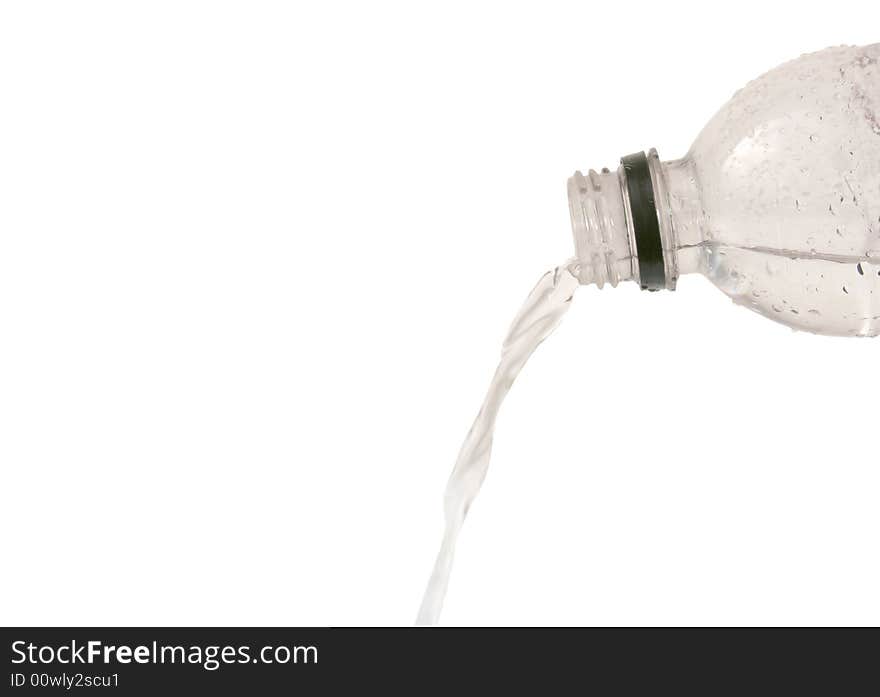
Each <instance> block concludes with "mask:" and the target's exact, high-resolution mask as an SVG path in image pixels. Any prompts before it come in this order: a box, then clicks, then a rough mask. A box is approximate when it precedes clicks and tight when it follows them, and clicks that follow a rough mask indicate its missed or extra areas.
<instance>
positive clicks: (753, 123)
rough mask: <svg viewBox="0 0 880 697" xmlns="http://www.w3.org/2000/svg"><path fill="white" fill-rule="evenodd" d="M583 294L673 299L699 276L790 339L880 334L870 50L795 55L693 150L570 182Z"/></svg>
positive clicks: (879, 181)
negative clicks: (619, 292)
mask: <svg viewBox="0 0 880 697" xmlns="http://www.w3.org/2000/svg"><path fill="white" fill-rule="evenodd" d="M568 196H569V205H570V209H571V219H572V229H573V233H574V239H575V248H576V255H577V258H578V261H579V264H578V274H579V280H580V282H581V283H584V284H586V283H596V284H597V285H599V286H600V287H601V286H602V285H603V284H605V283H610V284H611V285H617V283H619V282H620V281H624V280H634V281H637V282H639V283H640V284H641V286H642V288H646V289H649V290H657V289H660V288H667V289H674V288H675V284H676V281H677V279H678V277H679V276H680V275H681V274H684V273H702V274H704V275H705V276H707V277H708V278H709V279H710V280H711V281H712V282H713V283H714V284H715V285H716V286H718V288H720V289H721V290H722V291H724V292H725V293H726V294H727V295H728V296H729V297H731V298H732V299H733V300H734V302H736V303H739V304H742V305H745V306H746V307H749V308H750V309H752V310H755V311H757V312H759V313H761V314H763V315H765V316H766V317H769V318H771V319H773V320H776V321H779V322H782V323H784V324H787V325H789V326H791V327H794V328H796V329H803V330H807V331H811V332H817V333H822V334H833V335H844V336H875V335H877V334H878V333H880V44H873V45H871V46H866V47H861V48H859V47H851V46H843V47H835V48H829V49H826V50H824V51H819V52H817V53H812V54H808V55H804V56H801V57H800V58H798V59H797V60H794V61H791V62H789V63H786V64H784V65H781V66H779V67H778V68H775V69H774V70H771V71H770V72H768V73H766V74H765V75H763V76H761V77H759V78H758V79H756V80H754V81H752V82H750V83H749V84H748V85H747V86H746V87H744V88H743V89H741V90H740V91H738V92H737V93H736V94H734V96H733V97H732V99H731V100H730V101H729V102H728V103H727V104H726V105H725V106H724V107H723V108H722V109H721V110H720V111H719V112H718V113H717V114H716V115H715V117H714V118H712V120H711V121H710V122H709V123H708V124H707V125H706V127H705V128H704V129H703V131H702V132H701V133H700V135H699V136H698V137H697V140H696V142H695V143H694V144H693V146H692V147H691V150H690V152H689V153H688V154H687V155H686V156H685V157H683V158H681V159H679V160H671V161H666V162H663V161H661V160H660V159H659V157H658V156H657V153H656V151H654V150H652V151H651V152H650V153H649V154H648V155H647V156H645V155H644V154H643V153H637V154H636V155H633V156H629V157H628V158H624V159H623V161H622V164H621V166H620V167H619V168H618V170H617V171H614V172H610V171H608V170H607V169H604V170H602V171H601V172H595V171H590V172H589V174H588V175H582V174H581V173H580V172H577V173H575V175H574V176H573V177H571V178H570V179H569V182H568Z"/></svg>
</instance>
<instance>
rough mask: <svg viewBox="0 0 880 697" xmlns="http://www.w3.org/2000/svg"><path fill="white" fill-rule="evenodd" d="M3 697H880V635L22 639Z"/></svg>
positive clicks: (22, 635) (295, 632)
mask: <svg viewBox="0 0 880 697" xmlns="http://www.w3.org/2000/svg"><path fill="white" fill-rule="evenodd" d="M0 634H2V639H3V643H4V645H5V647H4V652H5V655H6V675H4V676H3V694H9V695H15V694H26V693H27V694H34V693H39V694H47V695H48V694H62V693H72V694H83V695H85V694H98V693H101V694H108V695H177V694H181V695H192V694H218V693H219V694H280V693H282V692H283V693H284V694H296V693H301V694H309V695H315V694H342V691H343V690H344V691H347V692H346V693H350V692H351V691H352V690H358V691H362V690H370V691H371V692H372V691H381V694H388V693H393V694H407V695H420V694H423V693H425V692H431V693H433V692H436V691H438V690H448V691H449V692H450V695H453V694H454V695H458V694H470V693H472V692H476V691H477V690H481V691H482V690H489V691H490V694H494V693H496V692H497V691H499V690H502V689H506V688H515V689H516V690H517V693H519V692H520V691H523V690H528V691H532V692H534V693H535V694H539V695H545V694H570V693H573V692H577V693H581V692H584V691H588V690H591V689H593V688H599V689H601V690H602V692H603V693H609V692H610V693H612V694H637V693H638V694H644V693H646V692H647V691H650V692H655V691H657V690H660V689H663V690H674V691H675V692H676V693H682V692H688V693H692V694H703V695H705V694H714V693H715V692H717V691H730V690H737V691H740V692H744V691H747V694H753V693H756V692H757V693H759V694H761V693H770V692H774V693H779V692H786V693H788V692H791V691H792V690H793V689H795V688H797V687H799V686H803V687H808V688H809V689H810V691H811V692H812V691H815V690H820V691H823V692H826V693H828V694H846V695H855V694H877V690H878V683H880V677H878V673H877V670H876V669H875V666H876V664H877V657H878V655H880V631H878V630H876V629H860V630H859V629H853V630H843V629H825V630H808V629H764V630H758V629H551V628H542V629H498V628H492V629H490V628H483V629H459V628H402V629H390V628H389V629H375V628H362V629H353V628H336V629H329V628H18V629H16V628H12V629H0Z"/></svg>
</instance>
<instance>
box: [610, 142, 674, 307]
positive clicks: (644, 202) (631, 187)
mask: <svg viewBox="0 0 880 697" xmlns="http://www.w3.org/2000/svg"><path fill="white" fill-rule="evenodd" d="M620 162H621V164H622V165H623V171H624V174H625V175H626V190H627V193H628V195H629V208H630V212H631V213H632V222H633V233H634V237H635V242H636V249H635V253H636V256H637V257H638V260H639V281H640V283H641V286H642V290H661V289H663V288H666V266H665V264H664V263H663V243H662V242H661V240H660V223H659V222H658V219H657V205H656V203H655V201H654V185H653V184H652V183H651V171H650V170H649V169H648V158H647V157H645V153H643V152H637V153H633V154H632V155H627V156H626V157H621V158H620Z"/></svg>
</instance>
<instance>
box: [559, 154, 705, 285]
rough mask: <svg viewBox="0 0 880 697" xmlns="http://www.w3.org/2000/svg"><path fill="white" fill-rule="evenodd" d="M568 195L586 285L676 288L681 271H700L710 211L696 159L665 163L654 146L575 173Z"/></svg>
mask: <svg viewBox="0 0 880 697" xmlns="http://www.w3.org/2000/svg"><path fill="white" fill-rule="evenodd" d="M640 161H641V165H642V168H641V169H639V168H638V165H639V164H640ZM633 162H635V163H636V166H635V167H634V166H633V165H632V163H633ZM645 165H646V167H645ZM568 201H569V211H570V213H571V224H572V232H573V235H574V243H575V254H576V256H577V259H578V262H579V264H578V280H579V281H580V282H581V283H582V284H590V283H595V284H596V285H597V286H599V287H600V288H601V287H602V286H603V285H604V284H605V283H610V284H611V285H612V286H616V285H617V284H618V283H619V282H621V281H626V280H633V281H636V282H638V283H639V284H640V285H641V286H642V288H645V289H649V290H657V289H659V288H666V289H669V290H674V289H675V284H676V281H677V280H678V277H679V275H681V274H682V273H692V272H695V271H697V270H698V264H699V247H698V245H699V243H700V242H701V241H702V238H703V234H702V230H703V224H702V219H703V213H702V205H701V203H700V198H699V190H698V186H697V179H696V173H695V170H694V166H693V163H692V162H691V160H689V159H688V158H683V159H680V160H671V161H669V162H661V161H660V159H659V157H658V156H657V153H656V151H655V150H651V152H650V153H649V154H648V156H647V158H646V157H645V156H644V155H643V154H641V153H638V154H637V155H633V156H628V157H626V158H624V159H623V164H621V166H620V167H619V168H618V169H617V170H616V171H614V172H611V171H609V170H608V169H603V170H602V171H601V172H596V171H594V170H590V172H589V173H588V174H587V175H583V174H581V173H580V172H575V174H574V176H572V177H571V178H570V179H569V180H568ZM640 252H641V254H640ZM640 257H641V258H640ZM658 272H659V274H658Z"/></svg>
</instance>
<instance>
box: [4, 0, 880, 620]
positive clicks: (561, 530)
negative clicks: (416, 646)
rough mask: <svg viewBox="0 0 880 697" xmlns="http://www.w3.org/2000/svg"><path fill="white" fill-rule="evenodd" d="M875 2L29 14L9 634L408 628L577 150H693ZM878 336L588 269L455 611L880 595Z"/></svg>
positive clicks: (507, 450) (518, 423) (546, 351)
mask: <svg viewBox="0 0 880 697" xmlns="http://www.w3.org/2000/svg"><path fill="white" fill-rule="evenodd" d="M878 19H880V10H878V9H877V5H876V3H873V2H864V3H846V2H834V3H827V2H823V3H814V4H811V3H804V2H798V3H790V4H787V3H786V4H785V5H783V3H774V4H771V3H767V2H760V3H750V2H736V3H710V2H699V3H689V4H682V3H671V2H652V3H635V2H631V3H610V2H606V3H591V2H585V1H584V0H580V1H578V2H572V3H555V2H541V3H531V4H519V3H511V2H504V3H497V4H490V3H476V2H465V3H454V2H443V3H430V4H429V3H414V2H401V3H396V4H390V3H358V2H349V3H330V2H327V3H309V4H306V3H278V4H273V3H244V2H242V3H226V2H205V3H194V2H189V3H179V2H170V3H160V2H151V3H116V2H105V3H96V2H82V3H66V2H59V3H33V2H9V3H4V4H3V6H2V10H0V473H2V482H0V551H2V557H0V558H2V562H0V622H2V623H3V624H25V625H31V624H70V623H75V624H93V625H102V624H103V625H126V624H171V625H186V624H208V625H211V624H217V625H220V624H255V625H262V624H279V625H280V624H283V625H288V624H299V625H302V624H311V625H314V624H318V625H325V624H336V625H338V624H408V623H410V622H411V621H412V620H413V619H414V617H415V612H416V609H417V607H418V603H419V600H420V596H421V593H422V590H423V588H424V583H425V581H426V580H427V577H428V574H429V571H430V568H431V564H432V562H433V559H434V555H435V553H436V549H437V544H438V543H439V539H440V534H441V530H442V515H441V491H442V488H443V486H444V484H445V481H446V478H447V476H448V473H449V469H450V467H451V465H452V462H453V460H454V458H455V455H456V453H457V450H458V447H459V444H460V442H461V440H462V438H463V437H464V434H465V431H466V430H467V428H468V426H469V424H470V421H471V419H472V417H473V416H474V413H475V411H476V409H477V406H478V404H479V402H480V400H481V399H482V395H483V391H484V389H485V387H486V385H487V382H488V379H489V377H490V375H491V372H492V370H493V369H494V364H495V360H496V358H497V355H498V351H499V343H500V341H501V339H502V337H503V335H504V333H505V330H506V328H507V325H508V323H509V321H510V319H511V318H512V316H513V314H514V313H515V311H516V309H517V307H518V305H519V303H520V301H521V300H522V298H523V297H524V295H525V294H526V293H527V292H528V290H529V289H530V288H531V286H532V285H533V283H534V282H535V281H536V280H537V278H538V276H539V275H540V274H541V273H542V272H543V271H544V270H545V269H546V268H548V267H550V266H552V265H554V264H555V263H557V262H559V261H561V260H563V259H564V258H566V257H567V256H569V255H570V254H571V251H572V243H571V238H570V230H569V221H568V211H567V204H566V198H565V180H566V178H567V177H568V176H569V175H570V174H571V173H572V172H573V171H574V170H575V169H577V168H581V169H586V168H589V167H595V168H599V167H602V166H610V167H614V166H616V163H617V161H618V158H619V157H620V156H621V155H623V154H627V153H630V152H633V151H635V150H639V149H647V148H650V147H656V148H657V149H658V150H659V152H660V154H661V156H664V157H666V158H673V157H677V156H680V155H682V154H684V152H685V151H686V150H687V148H688V146H689V144H690V143H691V141H692V140H693V138H694V137H695V136H696V134H697V133H698V131H699V129H700V127H701V126H702V125H703V124H704V123H705V122H706V120H707V119H708V118H709V117H710V116H711V115H712V113H713V112H714V111H715V110H716V109H717V108H718V107H720V106H721V104H723V103H724V101H725V100H726V99H727V98H728V97H729V96H730V95H731V94H732V93H733V91H734V90H735V89H736V88H738V87H740V86H741V85H743V84H744V83H745V82H746V81H747V80H749V79H751V78H753V77H755V76H757V75H759V74H760V73H761V72H763V71H764V70H767V69H769V68H771V67H773V66H775V65H776V64H778V63H780V62H782V61H784V60H787V59H790V58H793V57H795V56H797V55H799V54H800V53H802V52H806V51H811V50H816V49H820V48H823V47H825V46H827V45H832V44H839V43H856V44H865V43H871V42H875V41H878V40H880V35H878V34H877V27H878V26H880V22H878ZM878 358H880V342H878V341H876V340H875V341H871V340H855V339H831V338H820V337H815V336H811V335H807V334H797V333H793V332H791V331H790V330H788V329H786V328H784V327H782V326H779V325H774V324H773V323H771V322H768V321H767V320H765V319H762V318H760V317H759V316H758V315H754V314H751V313H749V312H748V311H746V310H744V309H741V308H737V307H734V306H733V305H732V304H731V303H730V302H729V301H728V300H727V299H725V297H724V296H723V295H722V294H721V293H719V292H718V291H717V290H715V289H714V288H712V287H711V285H710V284H709V283H708V282H707V281H705V280H704V279H702V278H697V277H685V278H683V279H681V281H680V283H679V289H678V291H677V292H675V293H657V294H650V295H649V294H647V293H641V292H640V291H639V290H638V288H637V287H635V285H633V284H630V285H628V286H626V287H623V286H621V287H619V288H617V289H616V290H609V289H607V288H606V290H603V291H598V290H596V289H594V288H584V289H582V290H581V291H580V292H579V293H578V294H577V296H576V298H575V304H574V307H573V309H572V311H571V312H570V314H569V316H568V317H567V319H566V321H565V322H564V323H563V325H562V326H561V327H560V329H559V330H558V332H557V333H556V334H555V335H554V336H553V337H551V338H550V339H549V340H548V341H547V342H546V343H545V344H544V345H543V346H542V347H541V349H540V350H539V351H538V353H537V354H536V355H535V357H534V359H533V361H532V362H531V363H530V364H529V365H528V366H527V367H526V369H525V370H524V372H523V374H522V375H521V378H520V380H519V382H518V383H517V384H516V386H515V387H514V389H513V391H512V392H511V394H510V397H509V400H508V402H507V403H506V404H505V406H504V408H503V410H502V413H501V416H500V418H499V423H498V432H497V437H496V442H495V452H494V460H493V464H492V467H491V469H490V473H489V476H488V478H487V480H486V483H485V486H484V489H483V492H482V494H481V496H480V498H479V499H478V500H477V502H476V504H475V505H474V507H473V509H472V511H471V515H470V518H469V520H468V523H467V525H466V527H465V530H464V534H463V535H462V538H461V544H460V548H459V553H458V556H457V560H456V568H455V571H454V574H453V579H452V585H451V587H450V592H449V596H448V598H447V604H446V608H445V614H444V618H443V619H444V621H445V622H446V623H449V624H588V625H593V624H599V625H604V624H692V623H695V624H751V623H759V624H814V623H816V624H832V623H855V624H877V623H880V596H878V593H877V588H878V587H880V560H878V546H880V496H878V493H880V462H878V458H877V442H878V416H877V415H878V404H880V401H878V400H880V395H878V390H877V385H878V383H877V366H878ZM646 360H649V361H650V362H651V363H652V365H653V366H654V368H653V369H652V372H651V374H650V376H648V377H646V376H645V374H644V373H641V372H640V371H639V370H638V368H637V366H638V365H640V364H642V363H644V362H645V361H646ZM646 385H647V386H646Z"/></svg>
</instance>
